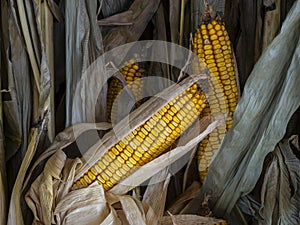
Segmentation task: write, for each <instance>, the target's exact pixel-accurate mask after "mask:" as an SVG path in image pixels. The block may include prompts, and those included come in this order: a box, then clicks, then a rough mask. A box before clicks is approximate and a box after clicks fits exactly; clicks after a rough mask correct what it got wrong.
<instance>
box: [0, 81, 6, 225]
mask: <svg viewBox="0 0 300 225" xmlns="http://www.w3.org/2000/svg"><path fill="white" fill-rule="evenodd" d="M0 87H2V86H1V80H0ZM2 110H3V109H2V95H0V224H6V215H7V214H6V213H7V199H6V196H7V189H6V170H5V165H6V164H5V152H4V143H3V141H4V135H3V117H2V116H3V114H2Z"/></svg>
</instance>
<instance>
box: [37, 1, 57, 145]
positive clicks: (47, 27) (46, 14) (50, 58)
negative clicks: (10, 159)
mask: <svg viewBox="0 0 300 225" xmlns="http://www.w3.org/2000/svg"><path fill="white" fill-rule="evenodd" d="M40 10H41V12H42V13H41V16H42V18H41V21H43V22H42V24H41V25H42V32H43V42H44V46H45V53H46V56H47V62H48V66H49V70H50V106H49V112H50V113H49V123H48V137H49V139H50V141H51V142H52V141H53V139H54V137H55V108H54V93H55V92H54V46H53V16H52V13H51V11H50V8H49V6H48V3H47V1H43V2H42V3H41V8H40Z"/></svg>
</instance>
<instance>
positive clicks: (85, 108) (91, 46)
mask: <svg viewBox="0 0 300 225" xmlns="http://www.w3.org/2000/svg"><path fill="white" fill-rule="evenodd" d="M65 8H66V15H65V17H66V18H65V20H66V62H67V63H66V76H67V77H66V82H67V89H66V127H68V126H69V125H71V124H76V123H79V122H95V121H94V120H93V118H94V116H95V114H93V112H91V111H90V109H93V108H95V106H96V105H97V99H98V92H99V90H101V88H102V87H103V86H104V83H98V82H95V80H94V79H86V80H85V82H88V86H87V84H86V83H81V84H78V82H79V81H80V80H82V78H83V77H84V76H89V74H85V75H83V74H84V73H85V72H86V70H87V69H88V68H89V66H90V64H91V63H93V62H94V61H95V60H96V59H97V58H98V57H99V56H100V55H101V54H102V53H103V52H102V46H101V33H100V30H99V28H98V25H97V0H93V1H76V2H74V1H71V0H67V1H66V7H65ZM97 71H101V73H105V68H104V64H103V62H102V63H101V61H100V60H98V61H97ZM101 73H100V74H101ZM97 75H98V76H99V74H97ZM77 89H79V90H77ZM76 90H77V91H78V92H77V93H75V92H76ZM79 93H80V94H79ZM83 96H84V97H83ZM102 121H104V120H102Z"/></svg>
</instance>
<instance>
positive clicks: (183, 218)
mask: <svg viewBox="0 0 300 225" xmlns="http://www.w3.org/2000/svg"><path fill="white" fill-rule="evenodd" d="M222 222H223V223H224V222H225V221H224V220H220V219H215V218H211V217H202V216H196V215H171V216H164V217H163V220H162V223H161V224H162V225H191V224H195V225H211V224H218V223H222Z"/></svg>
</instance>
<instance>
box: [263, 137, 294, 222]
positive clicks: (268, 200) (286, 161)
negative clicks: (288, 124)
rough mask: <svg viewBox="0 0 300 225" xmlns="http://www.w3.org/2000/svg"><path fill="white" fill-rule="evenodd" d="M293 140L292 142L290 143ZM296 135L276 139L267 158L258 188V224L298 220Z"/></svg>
mask: <svg viewBox="0 0 300 225" xmlns="http://www.w3.org/2000/svg"><path fill="white" fill-rule="evenodd" d="M293 142H294V143H293ZM294 144H296V145H298V137H295V136H294V137H292V138H291V139H290V140H287V139H286V140H284V141H282V142H280V143H279V144H278V145H277V146H276V148H275V150H274V152H272V154H271V161H270V162H269V163H268V167H267V170H266V173H265V176H264V182H263V185H262V189H261V206H260V209H259V215H260V216H259V219H258V220H259V224H260V225H262V224H266V221H267V223H268V224H272V223H273V224H298V222H299V221H300V213H299V212H300V204H299V202H300V192H299V188H300V166H299V165H300V160H299V159H298V158H297V157H296V155H295V154H294V153H293V150H292V147H294V149H295V151H297V152H298V153H299V147H296V146H295V145H294Z"/></svg>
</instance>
